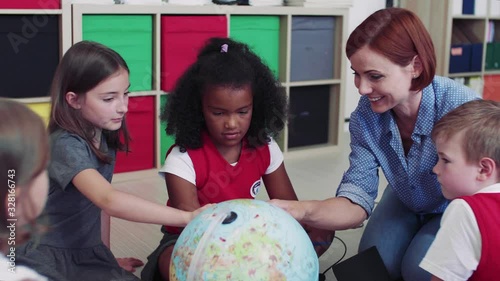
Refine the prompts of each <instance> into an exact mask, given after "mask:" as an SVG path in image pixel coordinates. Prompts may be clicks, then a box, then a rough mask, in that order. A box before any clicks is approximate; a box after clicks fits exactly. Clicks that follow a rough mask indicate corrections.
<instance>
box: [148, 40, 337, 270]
mask: <svg viewBox="0 0 500 281" xmlns="http://www.w3.org/2000/svg"><path fill="white" fill-rule="evenodd" d="M286 110H287V103H286V92H285V90H284V88H283V87H281V85H280V83H279V82H278V81H277V80H276V78H275V76H274V75H273V73H272V72H271V70H270V69H269V68H268V67H267V66H266V65H265V64H264V63H263V62H262V60H261V59H260V58H259V57H258V56H257V55H256V54H255V53H254V52H252V51H251V50H250V48H249V47H248V46H247V45H246V44H243V43H240V42H236V41H234V40H232V39H229V38H212V39H210V40H209V41H208V42H207V44H206V45H205V46H204V47H203V48H202V50H201V51H200V52H199V54H198V58H197V61H196V62H195V63H194V64H192V65H191V66H190V67H189V68H188V69H187V70H186V72H185V73H184V74H183V75H182V76H181V77H180V78H179V80H178V81H177V84H176V87H175V89H174V91H173V92H172V93H171V94H170V95H169V97H168V103H167V105H166V107H165V108H164V111H163V112H162V116H161V119H162V121H164V122H166V123H167V129H166V132H167V134H169V135H174V136H175V145H174V146H172V147H171V148H170V150H169V152H168V153H167V157H166V160H165V165H164V166H163V167H162V168H161V169H160V174H163V175H164V176H165V182H166V184H167V190H168V196H169V201H168V202H167V204H168V205H170V206H172V207H175V208H179V209H183V210H195V209H197V208H199V207H200V206H203V205H205V204H207V203H218V202H222V201H226V200H231V199H236V198H250V199H252V198H255V197H256V195H257V193H258V191H259V189H260V187H261V185H262V183H261V180H262V181H263V182H264V184H265V187H266V190H267V193H268V195H269V197H270V198H280V199H288V200H297V196H296V194H295V191H294V190H293V187H292V184H291V182H290V179H289V178H288V175H287V172H286V170H285V166H284V163H283V154H282V152H281V150H280V148H279V147H278V145H277V143H276V142H275V141H274V139H273V137H276V136H277V135H278V134H279V132H280V131H281V130H282V129H283V128H284V126H285V118H286ZM162 231H163V232H164V237H163V239H162V240H161V242H160V245H159V246H158V248H157V249H156V250H155V251H154V252H153V253H152V254H151V255H150V256H149V257H148V263H147V264H146V266H145V268H144V270H143V271H142V275H141V277H142V280H168V279H169V271H170V270H169V264H170V259H171V253H172V250H173V247H174V244H175V242H176V239H177V238H178V235H179V233H180V229H178V228H171V227H163V228H162ZM310 233H314V231H312V232H310ZM318 233H319V231H318V232H316V234H318ZM321 233H323V232H321ZM323 234H324V236H327V234H326V233H323ZM332 238H333V237H332Z"/></svg>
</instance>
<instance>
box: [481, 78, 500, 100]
mask: <svg viewBox="0 0 500 281" xmlns="http://www.w3.org/2000/svg"><path fill="white" fill-rule="evenodd" d="M483 99H485V100H494V101H500V75H485V76H484V89H483Z"/></svg>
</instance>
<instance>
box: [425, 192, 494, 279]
mask: <svg viewBox="0 0 500 281" xmlns="http://www.w3.org/2000/svg"><path fill="white" fill-rule="evenodd" d="M477 193H500V184H494V185H491V186H489V187H486V188H484V189H482V190H480V191H479V192H477ZM480 258H481V233H480V231H479V226H478V225H477V221H476V217H475V215H474V212H473V211H472V209H471V207H470V206H469V204H467V203H466V202H465V200H462V199H455V200H453V201H451V203H450V205H449V206H448V208H446V210H445V212H444V214H443V217H442V218H441V228H440V229H439V231H438V233H437V234H436V238H435V239H434V242H432V245H431V247H430V248H429V250H428V251H427V254H426V255H425V257H424V259H423V260H422V261H421V262H420V267H421V268H423V269H425V270H426V271H428V272H429V273H431V274H432V275H434V276H437V277H439V278H441V279H443V280H446V281H454V280H457V281H458V280H468V279H469V277H470V276H471V275H472V273H474V271H475V270H476V268H477V266H478V264H479V260H480Z"/></svg>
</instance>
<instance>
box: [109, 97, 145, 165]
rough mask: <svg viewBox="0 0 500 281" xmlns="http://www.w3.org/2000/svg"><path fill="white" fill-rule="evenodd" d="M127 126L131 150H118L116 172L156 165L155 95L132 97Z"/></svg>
mask: <svg viewBox="0 0 500 281" xmlns="http://www.w3.org/2000/svg"><path fill="white" fill-rule="evenodd" d="M127 126H128V130H129V133H130V136H131V137H132V142H131V143H130V144H129V149H130V152H129V153H128V154H126V153H125V152H122V151H120V152H118V153H117V155H116V165H115V173H121V172H130V171H138V170H145V169H152V168H154V167H155V97H153V96H148V97H131V98H130V99H129V104H128V113H127Z"/></svg>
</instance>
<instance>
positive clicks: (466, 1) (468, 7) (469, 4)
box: [462, 0, 475, 15]
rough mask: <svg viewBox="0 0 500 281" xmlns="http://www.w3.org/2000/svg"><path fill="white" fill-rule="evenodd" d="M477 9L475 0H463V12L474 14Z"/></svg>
mask: <svg viewBox="0 0 500 281" xmlns="http://www.w3.org/2000/svg"><path fill="white" fill-rule="evenodd" d="M474 9H475V0H463V5H462V14H464V15H473V14H474Z"/></svg>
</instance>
